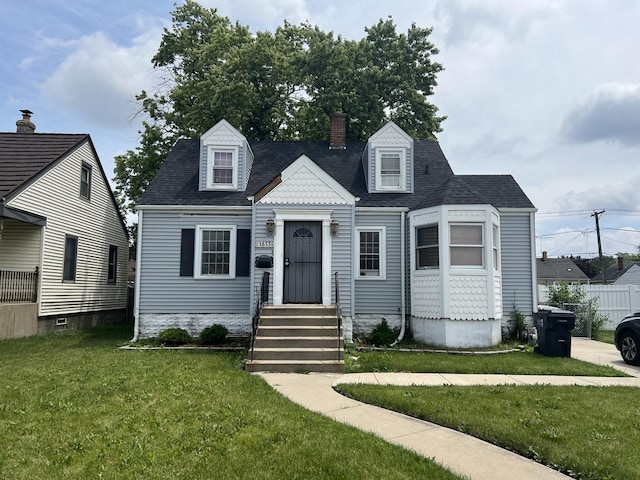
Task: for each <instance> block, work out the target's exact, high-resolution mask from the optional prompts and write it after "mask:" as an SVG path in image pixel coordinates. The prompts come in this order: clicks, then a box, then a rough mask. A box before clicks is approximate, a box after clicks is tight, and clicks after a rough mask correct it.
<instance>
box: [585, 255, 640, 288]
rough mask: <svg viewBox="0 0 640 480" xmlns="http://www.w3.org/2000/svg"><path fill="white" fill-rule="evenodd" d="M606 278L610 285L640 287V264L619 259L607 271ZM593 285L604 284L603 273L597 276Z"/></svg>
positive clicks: (593, 280)
mask: <svg viewBox="0 0 640 480" xmlns="http://www.w3.org/2000/svg"><path fill="white" fill-rule="evenodd" d="M605 277H606V280H607V284H609V285H611V284H616V285H640V262H633V261H630V260H625V259H624V258H623V257H618V260H617V261H616V263H615V264H614V265H611V266H610V267H607V269H606V270H605ZM592 283H604V278H603V275H602V273H599V274H598V275H596V276H595V277H594V278H593V279H592Z"/></svg>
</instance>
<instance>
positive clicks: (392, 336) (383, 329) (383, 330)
mask: <svg viewBox="0 0 640 480" xmlns="http://www.w3.org/2000/svg"><path fill="white" fill-rule="evenodd" d="M399 333H400V329H399V328H397V327H396V328H391V327H390V326H389V324H388V323H387V319H386V318H383V319H382V321H381V322H380V323H379V324H378V325H376V328H374V329H373V331H372V332H371V334H369V336H368V337H367V342H368V343H370V344H372V345H375V346H377V347H384V346H387V345H391V344H392V343H393V342H395V341H396V338H398V334H399Z"/></svg>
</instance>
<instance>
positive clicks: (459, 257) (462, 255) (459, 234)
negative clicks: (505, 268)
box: [449, 224, 484, 267]
mask: <svg viewBox="0 0 640 480" xmlns="http://www.w3.org/2000/svg"><path fill="white" fill-rule="evenodd" d="M449 233H450V252H451V265H452V266H456V267H458V266H471V267H481V266H483V265H484V262H483V256H484V255H483V253H484V244H483V242H482V237H483V235H482V224H451V225H449Z"/></svg>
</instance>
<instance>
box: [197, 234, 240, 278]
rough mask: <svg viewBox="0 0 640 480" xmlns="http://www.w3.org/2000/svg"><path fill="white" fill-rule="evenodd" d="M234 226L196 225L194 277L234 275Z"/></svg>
mask: <svg viewBox="0 0 640 480" xmlns="http://www.w3.org/2000/svg"><path fill="white" fill-rule="evenodd" d="M235 259H236V227H235V226H198V227H197V229H196V252H195V276H196V278H210V277H229V278H235V276H236V260H235Z"/></svg>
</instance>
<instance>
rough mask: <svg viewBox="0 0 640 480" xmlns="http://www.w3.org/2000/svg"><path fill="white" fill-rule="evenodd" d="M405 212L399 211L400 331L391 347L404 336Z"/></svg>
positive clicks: (405, 306) (405, 305)
mask: <svg viewBox="0 0 640 480" xmlns="http://www.w3.org/2000/svg"><path fill="white" fill-rule="evenodd" d="M406 215H407V213H406V212H400V271H401V275H400V295H401V296H402V303H401V304H400V305H401V307H400V333H399V334H398V338H396V341H395V342H393V343H392V344H391V346H392V347H393V346H394V345H395V344H397V343H398V342H401V341H402V339H403V338H404V331H405V324H406V315H407V298H406V288H407V287H406V279H407V272H406V253H407V252H406V248H405V222H406Z"/></svg>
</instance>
